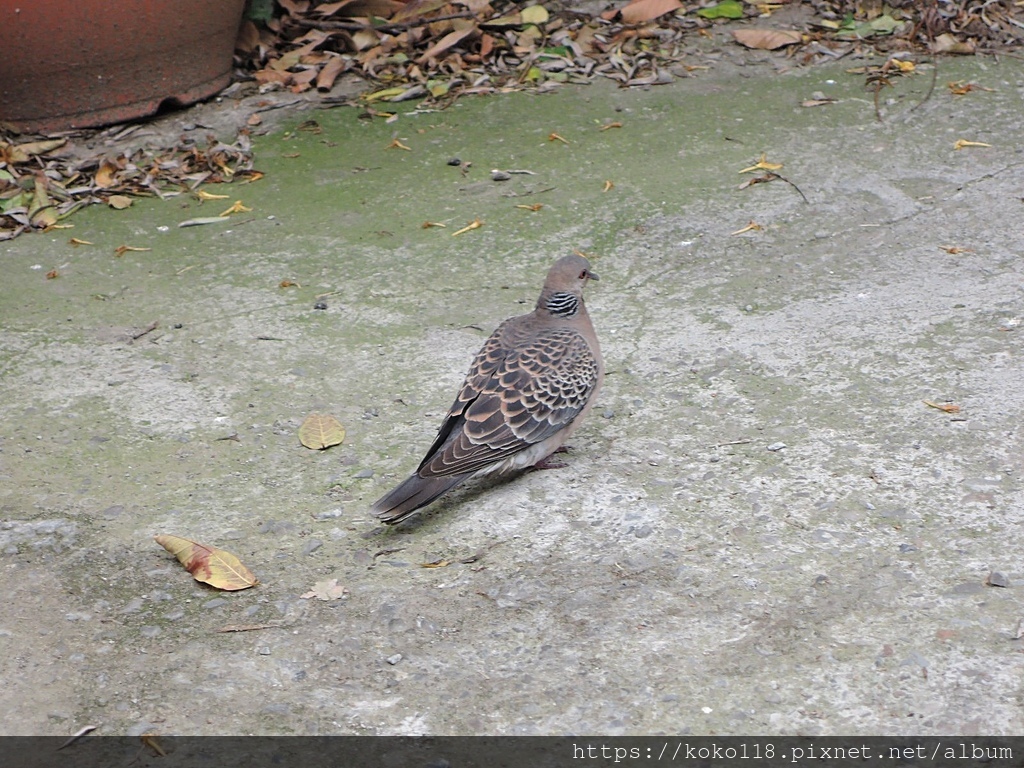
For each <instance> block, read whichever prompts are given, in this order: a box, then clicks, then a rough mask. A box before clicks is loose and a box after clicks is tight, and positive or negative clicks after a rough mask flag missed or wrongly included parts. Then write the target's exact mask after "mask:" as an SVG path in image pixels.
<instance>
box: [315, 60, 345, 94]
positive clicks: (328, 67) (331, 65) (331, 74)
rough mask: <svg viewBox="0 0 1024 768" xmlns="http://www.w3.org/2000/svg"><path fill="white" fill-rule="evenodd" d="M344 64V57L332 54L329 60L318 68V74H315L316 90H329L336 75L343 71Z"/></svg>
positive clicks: (336, 77)
mask: <svg viewBox="0 0 1024 768" xmlns="http://www.w3.org/2000/svg"><path fill="white" fill-rule="evenodd" d="M345 64H346V62H345V59H343V58H341V56H332V57H331V60H330V61H328V62H327V63H326V64H325V65H324V66H323V68H322V69H321V70H320V74H318V75H317V76H316V89H317V90H318V91H329V90H331V88H333V87H334V81H335V80H337V79H338V75H340V74H341V73H342V72H344V71H345Z"/></svg>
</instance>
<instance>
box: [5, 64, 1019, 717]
mask: <svg viewBox="0 0 1024 768" xmlns="http://www.w3.org/2000/svg"><path fill="white" fill-rule="evenodd" d="M754 58H756V57H754V56H751V57H750V59H751V60H753V59H754ZM764 60H765V61H771V62H775V63H777V64H779V63H781V61H782V60H781V59H779V58H774V57H764ZM846 66H852V65H849V64H847V65H846ZM941 67H942V70H941V71H940V72H939V75H938V78H937V84H936V88H935V91H934V93H932V95H931V96H930V98H928V99H927V100H924V101H922V99H923V98H924V96H925V94H926V93H927V91H928V88H929V84H930V74H929V72H928V70H927V69H924V68H922V73H921V74H919V75H917V76H916V77H910V78H903V79H902V80H900V81H899V82H898V84H897V88H894V89H892V90H887V91H885V92H884V93H883V97H884V98H883V112H884V118H885V119H884V121H883V122H881V123H880V122H878V121H877V120H876V118H875V113H874V106H873V104H872V98H871V94H870V93H868V92H865V91H864V89H863V78H862V77H860V76H854V75H850V74H847V73H846V72H845V71H844V67H843V66H836V67H831V68H814V69H802V70H786V71H774V70H773V69H772V68H771V67H767V66H764V65H763V64H754V63H751V65H750V66H745V67H736V66H731V65H730V66H725V65H723V66H721V67H719V68H717V69H716V70H715V71H712V72H710V73H701V74H699V75H698V76H696V77H694V78H690V79H684V80H680V81H677V82H676V83H675V84H673V85H671V86H664V87H660V88H656V89H652V90H650V91H647V92H643V91H636V92H634V91H624V90H616V89H614V88H612V87H610V86H609V85H608V84H606V83H597V84H595V85H593V86H590V87H587V88H579V89H564V90H562V91H561V92H559V93H555V94H549V95H544V96H531V95H528V94H508V95H503V96H497V97H493V98H489V99H486V100H471V99H464V100H462V101H460V102H459V103H458V104H457V105H456V106H455V107H453V108H451V109H449V110H447V111H446V112H442V113H427V114H407V112H408V111H410V110H411V109H412V108H411V107H409V106H408V105H401V106H402V109H403V115H402V116H401V117H400V118H399V119H398V121H397V122H395V123H393V124H384V123H383V122H382V121H380V120H375V121H373V122H366V121H362V120H360V119H358V117H357V115H356V112H355V111H354V110H334V111H330V112H317V113H314V114H307V113H301V114H299V113H297V114H295V115H294V116H293V122H292V124H291V127H292V128H294V126H295V125H296V124H298V123H299V122H300V121H301V120H303V119H307V118H309V117H311V116H312V117H314V118H315V119H316V120H317V121H319V123H320V125H321V126H322V128H323V132H322V133H319V134H316V133H310V132H305V131H294V130H279V131H276V132H274V133H272V134H270V135H268V136H265V137H259V138H258V139H257V140H256V143H255V146H256V151H257V156H258V158H259V160H258V163H257V167H258V168H260V169H261V170H264V171H266V172H267V176H266V177H265V178H264V179H263V180H262V181H260V182H258V183H256V184H252V185H248V186H244V187H241V186H237V185H236V186H232V187H227V188H225V189H218V190H215V191H218V192H226V193H227V194H229V195H231V198H232V200H233V199H241V200H243V202H244V203H245V204H246V205H247V206H250V207H252V208H253V212H252V213H251V214H246V215H244V216H242V217H236V219H235V220H233V221H232V222H230V223H229V224H225V225H216V226H209V227H196V228H190V229H178V228H177V227H176V224H177V223H178V222H179V221H182V220H184V219H187V218H192V217H195V216H200V215H203V216H205V215H215V214H216V213H217V212H219V210H220V209H219V208H218V209H217V210H216V211H214V210H212V209H210V207H209V206H210V204H206V205H205V206H203V207H200V206H199V205H198V203H197V201H195V200H186V199H185V198H179V199H176V200H171V201H141V202H137V203H136V204H135V205H134V206H133V208H132V209H131V210H129V211H125V212H113V211H106V210H89V211H86V212H84V213H83V214H80V215H77V216H76V217H75V218H74V219H72V223H74V224H75V228H74V229H73V230H70V234H69V231H67V230H65V231H58V232H53V233H50V234H43V235H35V236H23V237H21V238H19V239H18V240H16V241H14V242H10V243H4V244H2V245H0V260H2V264H3V267H4V275H5V278H6V279H5V281H4V284H3V285H2V286H0V323H2V328H3V333H2V341H0V393H2V396H0V509H2V522H0V586H2V589H3V592H4V594H5V600H4V607H3V608H2V609H0V676H2V678H3V680H4V681H5V684H4V686H3V687H2V690H0V711H2V712H3V718H2V726H0V727H2V729H3V732H4V733H6V734H30V733H31V734H60V735H63V734H70V733H73V732H74V731H75V730H77V729H78V728H79V727H81V726H82V725H85V724H95V723H102V725H103V728H102V731H101V732H103V733H107V734H111V733H129V734H136V733H142V732H144V731H147V730H153V731H156V732H160V733H165V734H212V733H239V734H242V733H263V734H290V733H297V734H308V733H319V734H332V733H339V734H481V733H487V734H533V733H544V734H562V733H576V734H583V733H601V734H610V735H615V734H640V733H677V734H741V733H760V734H806V735H824V734H904V733H917V734H950V733H956V734H965V735H966V734H975V733H989V734H1013V733H1020V732H1022V730H1024V708H1022V693H1024V690H1022V682H1021V681H1022V680H1024V654H1022V650H1024V647H1022V645H1021V642H1022V641H1021V640H1020V639H1019V638H1018V639H1015V637H1016V636H1017V635H1019V634H1020V630H1019V622H1020V620H1021V619H1022V618H1024V605H1022V599H1021V597H1020V590H1021V586H1020V585H1021V584H1022V583H1024V560H1022V552H1024V530H1022V521H1024V490H1022V484H1021V473H1022V471H1024V452H1022V446H1024V439H1022V438H1024V436H1022V434H1021V427H1020V423H1021V411H1022V407H1024V396H1022V386H1021V382H1022V381H1024V362H1022V360H1024V357H1022V356H1021V354H1020V349H1019V348H1020V333H1021V331H1020V318H1021V314H1022V312H1024V293H1022V277H1024V266H1022V261H1021V253H1022V252H1024V230H1022V228H1021V219H1022V214H1024V204H1022V201H1021V197H1022V194H1024V184H1022V178H1024V174H1022V167H1024V128H1022V123H1021V120H1020V115H1021V114H1022V107H1024V104H1022V101H1024V91H1022V87H1021V83H1022V82H1024V68H1022V67H1021V65H1020V62H1017V61H1014V60H1008V59H1004V60H1002V61H1001V62H999V63H998V64H996V63H993V62H992V61H991V60H987V61H982V60H977V61H975V60H971V61H945V60H943V62H942V63H941ZM946 80H971V81H974V82H977V83H979V84H981V85H984V86H986V87H988V88H992V89H994V91H992V92H984V91H974V92H972V93H970V94H968V95H967V96H964V97H953V96H952V95H950V94H949V93H948V92H947V91H946V90H945V89H944V87H943V83H944V81H946ZM818 91H820V92H823V93H825V94H826V95H828V96H833V97H835V98H837V99H838V102H837V103H835V104H833V105H830V106H826V107H817V108H802V107H801V106H800V103H801V101H802V100H804V99H807V98H810V97H811V95H812V94H813V93H814V92H818ZM915 105H919V106H915ZM612 120H615V121H620V122H622V124H623V127H622V128H619V129H612V130H607V131H599V130H598V128H599V127H600V126H601V125H602V124H603V123H605V122H608V121H612ZM552 131H554V132H557V133H559V134H560V135H562V136H564V137H566V138H567V139H569V141H570V142H571V143H570V144H568V145H566V144H562V143H560V142H549V141H548V140H547V137H548V135H549V133H551V132H552ZM394 137H399V138H401V139H402V141H403V143H405V144H406V145H408V146H410V147H411V150H412V151H409V152H406V151H402V150H387V149H385V147H386V146H387V145H388V143H389V142H390V141H391V139H392V138H394ZM961 138H964V139H970V140H974V141H981V142H985V143H988V144H991V145H992V146H991V147H990V148H971V149H964V150H960V151H955V150H954V149H953V146H954V142H955V141H956V140H957V139H961ZM762 153H766V154H767V157H768V160H769V161H772V162H777V163H783V164H784V167H783V168H782V169H781V170H780V173H781V174H782V175H783V176H785V178H786V179H788V180H789V181H790V182H792V184H793V185H795V187H796V188H794V186H790V185H788V184H786V183H783V182H781V181H775V182H772V183H770V184H757V185H754V186H752V187H750V188H748V189H743V190H740V189H738V186H739V184H740V183H741V182H742V181H743V179H744V178H745V177H743V176H740V175H739V174H738V173H737V171H739V170H740V169H741V168H744V167H746V166H749V165H751V164H753V163H754V162H756V161H757V159H758V158H759V157H760V155H761V154H762ZM296 155H297V156H296ZM456 156H457V157H459V158H460V159H462V160H463V161H471V162H472V163H473V167H472V168H471V169H470V171H469V173H468V174H467V175H465V176H463V175H461V174H460V172H459V170H458V169H457V168H453V167H450V166H448V165H447V164H446V163H447V161H448V159H449V158H451V157H456ZM491 168H513V169H529V170H533V171H534V172H535V173H536V175H535V176H527V175H516V176H513V178H512V180H510V181H508V182H501V183H497V182H492V181H490V180H489V177H488V171H489V170H490V169H491ZM605 180H610V181H612V182H613V183H614V188H613V189H611V190H610V191H607V192H604V191H602V190H603V187H604V182H605ZM797 188H798V189H797ZM801 194H802V195H803V196H806V202H805V200H804V199H803V198H802V197H801ZM228 202H230V201H228ZM535 202H540V203H543V205H544V207H543V208H542V209H541V210H540V211H537V212H530V211H527V210H524V209H522V208H516V207H515V206H516V205H517V204H532V203H535ZM474 218H480V219H482V220H483V221H484V226H483V227H482V228H481V229H479V230H476V231H473V232H469V233H466V234H465V235H462V236H460V237H458V238H453V237H451V233H452V232H453V231H454V230H456V229H458V228H459V227H461V226H463V225H465V223H467V222H468V221H470V220H472V219H474ZM424 221H435V222H442V223H445V224H447V226H448V228H447V229H441V228H432V229H424V228H422V227H421V225H422V223H423V222H424ZM751 221H754V222H756V223H757V224H759V225H761V226H762V227H763V229H761V230H760V231H756V230H752V231H748V232H746V233H743V234H738V235H736V234H732V233H734V232H736V231H737V230H739V229H741V228H743V227H744V226H746V225H747V224H748V222H751ZM161 228H166V230H164V229H161ZM70 235H73V236H75V237H78V238H81V239H84V240H88V241H91V242H93V243H95V245H94V246H82V247H79V248H73V247H72V246H70V245H69V244H68V243H67V240H68V237H69V236H70ZM122 244H128V245H133V246H137V247H150V248H152V250H151V251H149V252H144V253H136V252H130V253H126V254H125V255H124V256H123V257H122V258H115V257H114V255H113V251H114V249H115V248H116V247H117V246H119V245H122ZM573 248H580V249H582V250H584V251H586V252H588V253H592V254H594V255H595V258H594V263H595V269H596V270H597V271H598V272H599V273H600V275H601V278H602V279H601V282H600V283H599V284H595V285H592V286H590V287H589V288H588V295H587V302H588V306H589V308H590V312H591V314H592V316H593V318H594V322H595V325H596V327H597V329H598V334H599V336H600V337H601V341H602V346H603V349H604V353H605V357H606V360H607V362H608V368H609V375H608V378H607V381H606V384H605V389H604V391H603V392H602V395H601V402H600V403H599V404H598V406H597V407H596V408H595V410H594V412H593V413H592V415H591V417H590V419H589V421H588V422H587V423H586V424H584V426H583V427H582V428H581V430H580V431H579V432H578V433H577V435H576V437H575V438H574V446H575V447H574V451H573V452H572V453H571V454H570V455H569V458H568V461H569V463H570V466H569V467H568V468H566V469H563V470H559V471H550V472H538V473H528V474H526V475H524V476H522V477H520V478H518V479H516V480H513V481H512V482H508V483H494V482H489V483H478V484H475V485H471V486H467V487H465V488H462V489H460V490H458V491H457V492H455V493H453V494H451V495H450V497H449V498H447V499H446V500H444V501H443V502H442V503H439V504H436V505H435V506H434V507H432V508H431V509H430V510H429V511H428V513H427V514H425V515H423V516H422V517H420V518H418V519H417V520H415V521H413V522H411V523H410V524H407V525H404V526H402V527H400V528H399V529H397V530H384V529H382V528H380V527H378V526H377V525H376V524H375V522H374V521H373V520H372V519H371V518H370V517H369V515H368V513H367V507H368V506H369V504H370V503H371V502H372V501H373V500H374V499H375V498H376V497H377V496H378V495H380V494H381V493H382V492H383V491H384V490H386V489H387V488H388V487H390V486H391V484H393V483H394V482H395V481H396V480H398V479H400V478H401V477H403V476H404V475H405V474H406V473H408V472H409V471H410V470H411V469H412V468H413V467H414V466H415V465H416V463H417V461H418V459H419V458H420V455H421V452H422V451H423V450H425V449H426V447H427V446H428V445H429V443H430V440H431V438H432V436H433V434H434V430H435V429H436V427H437V424H438V423H439V420H440V417H441V415H442V413H443V411H444V409H445V408H446V407H447V406H448V404H449V402H450V399H451V397H452V395H453V393H454V392H455V388H456V387H457V385H458V383H459V382H460V381H461V377H462V375H463V374H464V372H465V369H466V367H467V366H468V365H469V362H470V360H471V358H472V355H473V354H474V353H475V351H476V350H477V348H478V347H479V345H480V343H481V342H482V340H483V339H484V338H485V337H486V335H487V334H488V333H489V332H490V330H491V329H492V328H493V327H494V326H495V325H496V324H497V323H498V322H499V321H501V320H502V319H504V318H505V317H507V316H509V315H512V314H516V313H519V312H522V311H524V305H529V304H531V303H532V302H533V301H534V299H535V296H536V292H537V290H538V289H539V286H540V282H541V280H542V278H543V275H544V272H545V270H546V268H547V266H548V265H549V264H550V262H551V261H552V260H553V259H554V258H555V257H557V256H558V255H561V254H563V253H566V252H568V251H571V250H572V249H573ZM950 249H952V250H950ZM957 249H959V250H957ZM54 267H56V268H57V269H58V270H59V272H60V277H59V278H57V279H54V280H46V279H45V277H44V275H45V273H46V272H47V271H48V270H49V269H51V268H54ZM282 280H292V281H294V282H296V283H298V286H297V287H292V288H286V289H282V288H280V287H279V284H280V282H281V281H282ZM324 294H327V295H326V296H324ZM318 297H321V298H319V300H322V301H324V302H326V303H327V309H326V310H315V309H314V308H313V307H314V304H315V303H316V301H317V300H318ZM153 321H158V322H159V326H158V328H157V329H156V330H155V331H153V332H151V333H148V334H146V335H145V336H143V337H141V338H139V339H136V340H134V341H132V340H131V337H132V335H133V334H135V333H137V332H138V331H140V330H142V329H143V328H145V327H146V326H147V325H148V324H149V323H151V322H153ZM925 400H929V401H932V402H934V403H936V404H938V405H944V404H947V403H953V404H955V405H957V406H959V409H960V410H959V411H958V412H951V413H947V412H944V411H942V410H939V409H936V408H932V407H929V406H927V405H925V404H924V402H923V401H925ZM312 411H326V412H330V413H333V414H335V415H336V416H337V417H338V418H339V419H340V420H341V421H342V422H343V423H344V424H345V425H346V427H347V428H348V436H347V438H346V441H345V443H344V445H342V446H340V447H338V448H334V449H331V450H329V451H326V452H322V453H314V452H311V451H308V450H306V449H304V448H302V447H300V446H299V444H298V440H297V437H296V430H297V427H298V425H299V423H301V421H302V419H303V418H304V417H305V415H306V414H307V413H309V412H312ZM233 436H234V437H233ZM228 437H233V439H224V438H228ZM158 533H174V534H177V535H181V536H187V537H190V538H194V539H197V540H201V541H204V542H206V543H208V544H213V545H216V546H220V547H223V548H225V549H228V550H230V551H232V552H234V553H235V554H237V555H238V556H239V557H241V558H242V559H243V560H244V561H245V562H246V563H247V564H248V565H249V566H250V567H251V568H252V569H253V570H254V571H255V572H256V573H257V575H258V576H259V578H260V580H261V582H262V583H261V584H260V585H259V586H257V587H256V588H254V589H250V590H247V591H244V592H240V593H233V594H220V593H217V592H215V591H213V590H211V589H208V588H206V587H204V586H202V585H200V584H197V583H195V582H193V581H192V580H191V578H190V577H189V576H188V574H187V573H186V572H184V571H183V570H182V569H181V568H180V566H178V564H177V563H176V562H174V561H173V559H171V558H170V557H169V556H168V555H167V554H166V553H165V552H164V551H163V550H161V549H160V548H159V547H158V546H157V545H155V544H154V543H153V541H152V536H153V535H155V534H158ZM438 560H446V561H449V563H450V564H449V565H447V566H445V567H436V568H424V567H421V566H422V564H425V563H432V562H436V561H438ZM463 560H467V561H469V562H461V561H463ZM992 571H996V572H998V573H999V574H1002V575H1003V576H1004V577H1005V578H1006V579H1007V580H1008V582H1009V586H1008V587H993V586H989V585H987V584H986V580H987V579H988V578H989V575H990V572H992ZM329 578H336V579H337V580H338V582H339V583H340V584H342V585H344V586H345V587H346V588H347V589H348V595H347V597H346V598H344V599H342V600H338V601H334V602H321V601H316V600H303V599H301V598H300V597H299V595H301V594H302V593H304V592H306V590H307V589H309V587H310V586H311V585H312V584H313V583H314V582H316V581H320V580H323V579H329ZM996 580H998V577H996ZM254 624H255V625H272V626H268V627H266V628H263V629H256V630H251V631H243V632H218V630H219V629H222V628H223V627H225V626H226V625H254Z"/></svg>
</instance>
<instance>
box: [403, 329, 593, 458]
mask: <svg viewBox="0 0 1024 768" xmlns="http://www.w3.org/2000/svg"><path fill="white" fill-rule="evenodd" d="M503 328H504V326H503V327H502V328H499V329H498V330H497V331H495V333H494V334H493V335H492V336H491V338H489V339H488V340H487V342H486V343H485V344H484V347H483V349H482V350H480V353H479V354H478V355H477V357H476V360H474V362H473V366H472V367H471V368H470V372H469V375H468V376H467V377H466V381H465V383H464V384H463V386H462V389H461V390H460V392H459V396H458V397H457V398H456V400H455V403H454V405H453V406H452V409H451V411H450V412H449V413H448V416H447V417H446V418H445V420H444V423H443V424H442V425H441V429H440V430H439V431H438V434H437V438H436V439H435V440H434V444H433V445H432V446H431V448H430V450H429V451H428V452H427V455H426V457H425V458H424V459H423V462H422V463H421V464H420V467H419V470H418V472H417V474H419V475H420V476H421V477H440V476H445V475H455V474H464V473H467V472H475V471H477V470H479V469H483V468H484V467H487V466H489V465H491V464H493V463H495V462H498V461H501V460H503V459H506V458H508V457H509V456H512V455H514V454H516V453H519V452H520V451H522V450H525V449H526V448H529V447H530V446H532V445H536V444H537V443H540V442H543V441H544V440H546V439H547V438H549V437H551V436H552V435H554V434H556V433H557V432H559V431H560V430H562V429H565V428H566V427H568V426H569V425H570V424H572V422H573V421H574V420H575V419H576V417H577V416H579V414H580V413H581V412H582V411H583V408H584V407H585V406H586V404H587V400H588V399H589V398H590V395H591V394H592V393H593V391H594V388H595V387H596V386H597V382H598V376H599V368H598V362H597V358H596V356H595V355H594V352H593V350H591V348H590V345H589V344H588V343H587V340H586V339H585V338H584V337H583V335H582V334H581V333H580V332H579V331H577V330H575V329H573V328H565V327H560V328H546V329H542V330H540V331H539V332H537V333H534V334H531V335H530V337H529V338H528V340H526V341H525V342H524V343H521V344H508V343H506V342H505V341H504V339H505V338H507V337H508V336H509V335H510V334H509V333H504V334H503V333H502V330H503Z"/></svg>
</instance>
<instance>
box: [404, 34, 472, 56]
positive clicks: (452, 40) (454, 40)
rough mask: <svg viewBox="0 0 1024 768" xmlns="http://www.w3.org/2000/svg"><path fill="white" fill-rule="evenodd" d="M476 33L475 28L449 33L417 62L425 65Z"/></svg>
mask: <svg viewBox="0 0 1024 768" xmlns="http://www.w3.org/2000/svg"><path fill="white" fill-rule="evenodd" d="M474 32H476V29H475V28H474V27H469V28H468V29H457V30H455V31H454V32H449V33H448V34H447V35H445V36H444V37H442V38H441V39H440V40H438V41H437V42H436V43H434V44H433V45H432V46H430V47H429V48H428V49H427V50H426V51H424V52H423V55H422V56H420V57H419V58H418V59H417V62H419V63H423V62H425V61H428V60H429V59H436V58H437V57H438V56H439V55H440V54H442V53H444V52H445V51H447V50H448V49H449V48H451V47H453V46H455V45H457V44H458V43H460V42H461V41H462V40H464V39H465V38H467V37H469V36H470V35H471V34H473V33H474Z"/></svg>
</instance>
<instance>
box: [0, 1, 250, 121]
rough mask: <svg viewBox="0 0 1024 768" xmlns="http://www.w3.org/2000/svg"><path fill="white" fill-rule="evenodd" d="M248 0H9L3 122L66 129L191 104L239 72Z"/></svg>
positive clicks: (2, 51)
mask: <svg viewBox="0 0 1024 768" xmlns="http://www.w3.org/2000/svg"><path fill="white" fill-rule="evenodd" d="M244 6H245V0H0V123H4V124H6V125H7V126H8V127H11V128H13V129H14V130H16V131H60V130H67V129H70V128H83V127H86V126H96V125H105V124H108V123H117V122H122V121H124V120H131V119H133V118H137V117H142V116H145V115H150V114H152V113H154V112H156V111H157V109H159V107H160V105H161V104H162V103H163V102H165V101H168V102H169V103H171V104H177V105H182V104H190V103H192V102H194V101H198V100H199V99H202V98H205V97H207V96H210V95H212V94H214V93H216V92H217V91H219V90H220V89H221V88H223V87H224V86H226V85H227V84H228V82H229V80H230V79H231V55H232V51H233V48H234V43H235V36H236V35H237V33H238V27H239V24H240V23H241V20H242V12H243V10H244Z"/></svg>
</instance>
